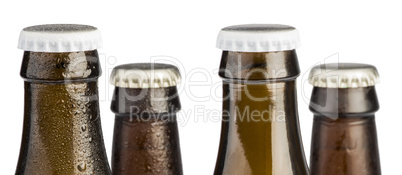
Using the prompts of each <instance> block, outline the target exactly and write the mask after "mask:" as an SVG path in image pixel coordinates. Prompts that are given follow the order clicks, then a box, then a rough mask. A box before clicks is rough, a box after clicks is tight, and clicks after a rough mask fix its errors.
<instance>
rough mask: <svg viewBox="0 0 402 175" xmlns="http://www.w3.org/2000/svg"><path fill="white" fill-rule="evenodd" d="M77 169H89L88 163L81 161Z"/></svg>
mask: <svg viewBox="0 0 402 175" xmlns="http://www.w3.org/2000/svg"><path fill="white" fill-rule="evenodd" d="M77 169H78V171H81V172H84V171H85V170H87V164H85V163H80V164H79V165H78V166H77Z"/></svg>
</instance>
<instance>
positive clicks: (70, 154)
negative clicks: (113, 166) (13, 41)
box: [16, 24, 111, 175]
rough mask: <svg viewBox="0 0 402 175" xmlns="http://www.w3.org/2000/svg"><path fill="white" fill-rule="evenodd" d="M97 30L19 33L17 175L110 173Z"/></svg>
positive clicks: (67, 27)
mask: <svg viewBox="0 0 402 175" xmlns="http://www.w3.org/2000/svg"><path fill="white" fill-rule="evenodd" d="M100 46H101V38H100V32H99V30H98V29H96V28H95V27H92V26H87V25H73V24H55V25H38V26H32V27H27V28H24V29H23V30H22V31H21V35H20V39H19V45H18V47H19V48H20V49H23V50H25V52H24V56H23V61H22V66H21V76H22V78H23V79H24V86H25V107H24V124H23V133H22V142H21V150H20V156H19V160H18V165H17V170H16V174H18V175H20V174H102V175H105V174H106V175H107V174H110V173H111V172H110V168H109V165H108V160H107V157H106V151H105V147H104V143H103V136H102V128H101V120H100V116H99V103H98V85H97V84H98V81H97V80H98V77H99V76H100V75H101V67H100V64H99V59H98V52H97V50H96V49H98V48H99V47H100Z"/></svg>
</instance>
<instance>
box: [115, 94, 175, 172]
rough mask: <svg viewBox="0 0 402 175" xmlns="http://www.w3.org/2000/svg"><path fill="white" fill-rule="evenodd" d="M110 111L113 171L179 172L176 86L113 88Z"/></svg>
mask: <svg viewBox="0 0 402 175" xmlns="http://www.w3.org/2000/svg"><path fill="white" fill-rule="evenodd" d="M111 110H112V111H113V112H114V113H115V115H116V117H115V126H114V136H113V151H112V170H113V173H114V174H143V175H152V174H177V175H181V174H183V172H182V164H181V154H180V144H179V132H178V128H177V122H176V112H178V111H179V110H180V101H179V97H178V93H177V88H176V87H166V88H143V89H142V88H120V87H116V88H115V91H114V95H113V100H112V105H111ZM139 160H141V161H139ZM155 160H157V161H155Z"/></svg>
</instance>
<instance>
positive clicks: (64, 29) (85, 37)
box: [18, 24, 102, 52]
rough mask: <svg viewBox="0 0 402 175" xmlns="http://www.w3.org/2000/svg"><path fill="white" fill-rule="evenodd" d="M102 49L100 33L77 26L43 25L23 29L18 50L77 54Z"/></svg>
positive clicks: (87, 27)
mask: <svg viewBox="0 0 402 175" xmlns="http://www.w3.org/2000/svg"><path fill="white" fill-rule="evenodd" d="M101 47H102V38H101V34H100V31H99V30H98V29H97V28H96V27H93V26H88V25H79V24H45V25H37V26H31V27H27V28H24V29H23V30H22V31H21V33H20V38H19V41H18V48H19V49H22V50H25V51H33V52H77V51H88V50H95V49H98V48H101Z"/></svg>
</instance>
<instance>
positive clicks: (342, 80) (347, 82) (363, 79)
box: [309, 63, 380, 88]
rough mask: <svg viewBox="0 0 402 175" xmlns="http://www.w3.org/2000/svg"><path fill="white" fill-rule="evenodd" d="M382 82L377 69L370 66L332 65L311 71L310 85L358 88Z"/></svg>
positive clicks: (353, 64)
mask: <svg viewBox="0 0 402 175" xmlns="http://www.w3.org/2000/svg"><path fill="white" fill-rule="evenodd" d="M379 82H380V77H379V74H378V72H377V69H376V68H375V67H374V66H372V65H369V64H357V63H331V64H321V65H318V66H315V67H313V68H312V69H311V71H310V75H309V83H310V84H312V85H313V86H315V87H324V88H358V87H368V86H374V85H375V84H377V83H379Z"/></svg>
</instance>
